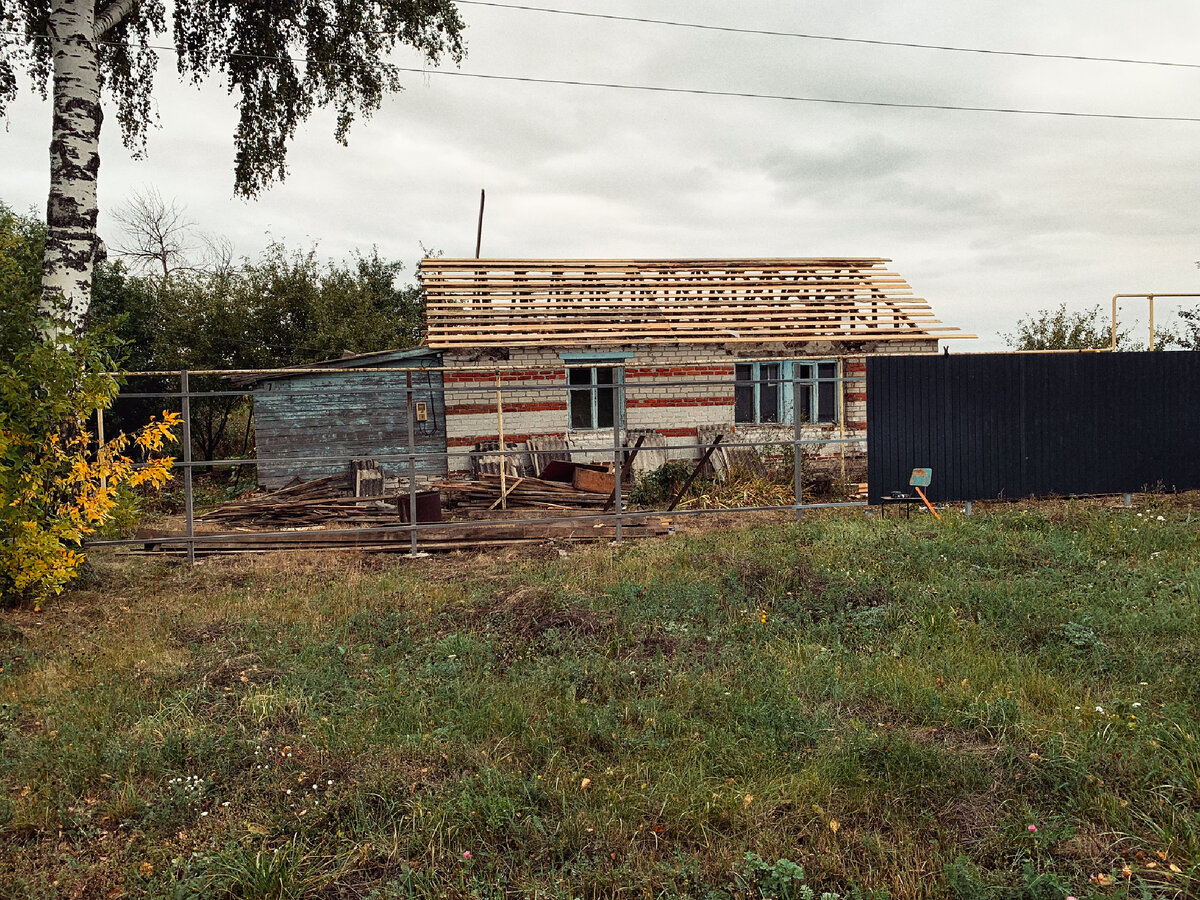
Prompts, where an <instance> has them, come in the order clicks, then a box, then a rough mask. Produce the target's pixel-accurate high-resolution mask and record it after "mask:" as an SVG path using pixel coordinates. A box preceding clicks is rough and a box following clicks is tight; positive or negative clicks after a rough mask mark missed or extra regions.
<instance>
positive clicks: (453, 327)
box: [419, 258, 971, 350]
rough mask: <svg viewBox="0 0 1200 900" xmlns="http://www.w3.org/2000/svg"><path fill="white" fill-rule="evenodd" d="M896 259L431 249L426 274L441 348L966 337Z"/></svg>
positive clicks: (432, 334)
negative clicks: (917, 292)
mask: <svg viewBox="0 0 1200 900" xmlns="http://www.w3.org/2000/svg"><path fill="white" fill-rule="evenodd" d="M889 262H890V260H887V259H877V258H866V259H850V258H846V259H841V258H829V259H642V260H623V259H574V260H567V259H432V258H427V259H424V260H422V261H421V265H420V269H419V274H420V278H421V283H422V285H423V286H424V289H425V297H426V307H425V322H426V328H427V332H426V341H427V343H428V344H429V346H430V347H431V348H434V349H439V350H440V349H451V348H456V347H461V348H468V347H481V346H504V347H514V346H517V347H519V346H537V345H553V346H558V347H562V346H572V345H575V346H579V345H584V346H589V347H591V346H598V345H615V344H631V343H637V344H664V343H672V344H692V343H721V344H728V343H764V342H781V341H813V340H855V341H894V340H928V339H930V338H943V337H946V338H948V337H971V335H964V334H955V333H953V332H958V330H959V329H957V328H953V327H950V326H945V325H942V324H941V322H940V321H939V320H938V319H937V318H935V317H934V314H933V311H932V310H931V309H930V307H929V304H928V302H927V301H925V300H923V299H921V298H920V297H915V296H913V291H912V288H911V287H909V285H908V283H907V282H906V281H905V280H904V279H903V278H901V277H900V276H899V275H897V274H896V273H894V272H892V271H889V269H888V268H887V263H889Z"/></svg>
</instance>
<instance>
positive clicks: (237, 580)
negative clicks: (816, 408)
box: [0, 494, 1200, 900]
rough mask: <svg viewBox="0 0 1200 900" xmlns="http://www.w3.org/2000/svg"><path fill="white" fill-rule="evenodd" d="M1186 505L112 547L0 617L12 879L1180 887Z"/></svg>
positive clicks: (591, 888)
mask: <svg viewBox="0 0 1200 900" xmlns="http://www.w3.org/2000/svg"><path fill="white" fill-rule="evenodd" d="M1193 506H1196V507H1197V508H1198V509H1200V497H1197V496H1196V495H1194V494H1193V495H1182V496H1179V497H1167V496H1146V497H1140V498H1138V503H1137V505H1136V508H1135V509H1121V508H1118V507H1116V506H1114V505H1112V504H1111V503H1104V502H1100V501H1090V502H1058V503H1047V504H1041V505H1029V506H1024V507H1015V506H997V507H994V508H990V509H987V510H985V511H984V512H983V513H982V514H979V515H976V516H974V517H972V518H965V517H963V516H961V515H960V514H957V513H950V514H948V515H947V516H946V518H945V519H944V520H943V521H942V522H940V523H936V522H932V521H930V519H929V518H928V517H926V516H920V517H914V518H913V519H912V521H911V522H905V521H898V520H895V519H889V520H887V521H879V520H878V519H877V518H873V517H866V516H863V515H862V513H861V512H856V513H845V512H840V513H830V514H828V515H825V516H819V515H814V516H812V517H810V519H809V520H807V521H806V522H805V523H804V524H803V525H802V526H795V525H788V524H762V523H760V524H757V525H751V526H735V525H733V524H729V523H726V525H722V526H720V527H713V528H710V529H708V530H706V531H703V532H698V533H685V534H680V535H676V536H674V537H672V538H670V539H664V540H655V541H647V542H643V543H637V544H629V545H625V546H621V547H595V548H590V549H587V550H578V551H576V550H571V551H570V552H569V554H567V555H565V556H564V555H561V554H560V552H559V551H558V550H556V549H554V548H541V549H539V550H537V551H522V552H521V553H512V554H508V555H503V556H488V555H458V556H451V557H435V558H429V559H423V560H415V561H408V560H404V559H401V558H395V557H371V558H365V557H350V558H347V557H345V556H337V555H312V556H303V557H298V556H277V557H261V558H256V559H252V560H246V559H238V560H232V561H225V560H211V561H207V562H205V563H203V564H202V565H200V566H197V567H196V568H194V569H188V568H187V567H186V566H181V565H174V564H168V563H164V562H159V561H147V560H141V559H130V558H125V557H116V556H108V557H106V556H96V557H95V558H94V568H95V571H94V574H93V575H92V576H91V579H90V581H89V582H88V583H87V584H85V585H83V586H81V587H79V588H78V589H76V590H74V591H73V592H71V593H69V594H68V595H66V596H64V597H63V598H61V599H60V600H58V601H56V602H54V603H53V604H51V605H50V606H48V607H47V608H46V609H45V610H43V611H41V612H39V613H34V612H30V611H24V612H17V613H8V614H5V616H4V619H3V624H0V632H2V633H0V667H2V669H0V895H2V896H5V897H9V896H11V897H32V898H40V897H97V898H110V897H111V898H116V897H140V896H150V897H170V898H184V897H205V898H209V897H212V898H284V897H361V898H380V900H382V898H425V897H449V898H458V897H483V898H500V897H539V898H564V900H569V898H592V897H630V898H632V897H638V898H669V897H689V898H698V900H699V898H703V900H721V898H737V897H742V898H758V897H779V898H781V900H793V898H796V900H799V898H802V897H805V896H807V893H806V890H807V889H808V888H811V889H812V890H815V891H816V893H817V895H818V896H820V894H821V892H823V891H828V892H833V893H837V894H840V895H841V896H842V897H858V896H860V895H862V896H878V897H882V896H885V895H886V896H891V897H895V898H924V897H959V898H985V897H996V898H1054V900H1061V898H1065V897H1067V896H1075V897H1078V898H1084V897H1123V896H1131V897H1183V896H1189V895H1190V896H1196V895H1197V894H1200V886H1198V885H1200V882H1198V881H1197V879H1198V878H1200V743H1198V742H1197V734H1198V728H1200V725H1198V723H1197V712H1198V708H1200V707H1198V704H1200V667H1198V666H1197V659H1196V656H1197V652H1198V649H1200V512H1197V510H1195V509H1193ZM800 867H802V868H803V872H801V871H800Z"/></svg>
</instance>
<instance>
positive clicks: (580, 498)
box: [434, 472, 611, 510]
mask: <svg viewBox="0 0 1200 900" xmlns="http://www.w3.org/2000/svg"><path fill="white" fill-rule="evenodd" d="M610 480H611V476H610ZM434 489H435V490H437V491H440V492H441V494H442V503H443V505H444V506H445V508H446V509H493V508H499V507H500V505H501V502H500V476H499V475H490V474H487V473H483V472H481V473H480V474H479V475H477V476H476V477H474V478H472V479H470V480H467V481H442V482H439V483H437V484H435V485H434ZM504 490H505V493H504V503H503V505H504V506H505V507H508V508H509V509H531V508H533V509H597V510H598V509H603V508H604V506H605V505H606V504H607V503H608V500H609V497H610V495H611V491H605V492H604V493H598V492H595V491H587V490H582V489H580V488H577V487H574V486H573V485H572V484H570V483H567V482H562V481H547V480H545V479H541V478H533V477H526V478H518V477H516V476H509V477H508V478H506V479H505V485H504Z"/></svg>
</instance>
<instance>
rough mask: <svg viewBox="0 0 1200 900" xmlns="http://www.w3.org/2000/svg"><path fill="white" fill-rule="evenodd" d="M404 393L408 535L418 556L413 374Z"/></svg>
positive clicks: (407, 373) (411, 548)
mask: <svg viewBox="0 0 1200 900" xmlns="http://www.w3.org/2000/svg"><path fill="white" fill-rule="evenodd" d="M405 375H406V378H405V389H404V393H405V396H406V397H407V398H408V399H407V404H408V414H407V416H405V418H406V419H407V420H408V529H409V530H408V534H409V552H410V553H411V554H412V555H413V556H416V555H417V442H416V438H415V437H414V432H413V412H414V404H413V383H412V372H406V373H405Z"/></svg>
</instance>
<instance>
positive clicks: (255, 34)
mask: <svg viewBox="0 0 1200 900" xmlns="http://www.w3.org/2000/svg"><path fill="white" fill-rule="evenodd" d="M172 6H173V8H172V9H171V14H172V15H171V25H170V29H169V30H168V28H167V21H166V20H167V12H168V10H167V8H166V6H165V4H164V0H0V116H2V115H3V114H4V113H5V112H6V109H7V105H8V104H9V103H10V102H11V101H12V100H13V99H14V98H15V97H16V95H17V89H18V75H19V73H21V72H24V73H25V74H26V75H27V76H28V78H29V80H30V81H31V82H32V84H33V86H34V88H35V89H36V90H39V91H40V92H41V94H42V96H43V97H45V96H49V97H51V98H52V101H53V104H52V109H53V123H52V131H51V141H50V194H49V199H48V202H47V205H46V249H45V255H44V259H43V266H42V296H41V303H40V306H39V312H41V313H42V314H43V315H44V316H46V317H48V318H50V319H52V320H54V321H55V322H56V324H55V325H53V326H51V327H50V328H48V330H47V331H46V336H47V337H54V336H55V335H58V334H62V333H64V332H67V333H69V332H73V331H75V330H77V329H79V327H80V326H81V324H82V323H83V320H84V316H85V315H86V313H87V310H88V306H89V304H90V299H91V298H90V295H91V282H92V270H93V267H94V265H95V262H96V260H97V258H100V257H102V256H103V253H104V248H103V245H102V243H101V242H100V240H99V238H98V236H97V234H96V219H97V214H98V206H97V201H96V181H97V176H98V175H99V171H100V129H101V125H102V123H103V119H104V112H103V105H104V103H109V104H111V105H112V106H113V108H114V109H115V112H116V117H117V121H118V123H119V125H120V127H121V133H122V137H123V139H124V141H125V144H126V145H127V146H128V147H130V148H131V149H132V150H133V151H134V152H135V153H141V152H144V149H145V146H146V130H147V128H148V126H149V125H150V124H151V123H152V122H153V120H154V114H153V105H152V97H153V93H152V92H153V82H154V75H155V70H156V66H157V52H158V51H159V49H161V48H162V46H164V42H167V44H168V46H167V49H168V51H173V52H174V54H175V58H176V62H177V67H178V70H179V74H180V77H181V78H183V79H186V80H189V81H192V82H200V81H202V80H203V79H205V78H206V77H208V76H214V75H215V76H219V77H221V78H222V79H223V80H224V82H225V86H226V87H227V89H228V90H229V92H230V94H231V95H232V96H233V97H234V98H235V100H236V101H237V107H238V123H237V126H236V129H235V131H234V151H235V153H234V190H235V192H236V193H238V194H239V195H242V196H247V197H249V196H253V195H255V194H257V193H259V192H260V191H262V190H263V189H265V188H266V187H267V186H268V185H269V184H270V183H271V182H273V181H275V180H279V179H282V178H283V177H284V176H285V175H286V171H287V169H286V165H285V163H286V157H287V147H288V144H289V142H290V141H291V139H292V137H293V136H294V135H295V133H296V129H297V127H298V126H299V124H300V123H302V122H303V121H304V120H305V119H306V118H307V117H308V116H309V115H310V114H311V113H312V111H313V110H314V109H317V108H319V107H333V108H334V110H335V111H336V113H337V120H336V126H335V129H334V137H335V139H336V140H337V141H338V142H339V143H343V144H344V143H345V142H346V140H347V137H348V134H349V130H350V126H351V124H352V123H353V121H354V119H355V118H356V116H358V115H370V114H371V113H372V112H374V111H375V110H377V109H378V108H379V104H380V102H381V100H382V98H383V96H384V95H385V94H387V93H389V92H393V91H398V90H400V89H401V85H400V80H399V72H398V70H397V68H396V66H395V65H394V64H393V63H391V62H389V61H388V54H389V53H390V52H391V51H393V50H395V49H397V48H399V47H404V46H407V47H411V48H413V49H415V50H416V51H417V52H419V53H420V54H421V55H422V56H423V57H424V59H425V60H426V62H427V63H429V64H430V65H436V64H437V63H439V62H440V61H441V60H442V59H443V58H444V57H450V58H451V59H453V60H454V61H455V62H458V61H460V60H461V59H462V55H463V41H462V32H463V28H464V26H463V23H462V20H461V19H460V17H459V15H458V11H457V8H456V7H455V5H454V3H453V0H176V2H174V3H173V4H172Z"/></svg>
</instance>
